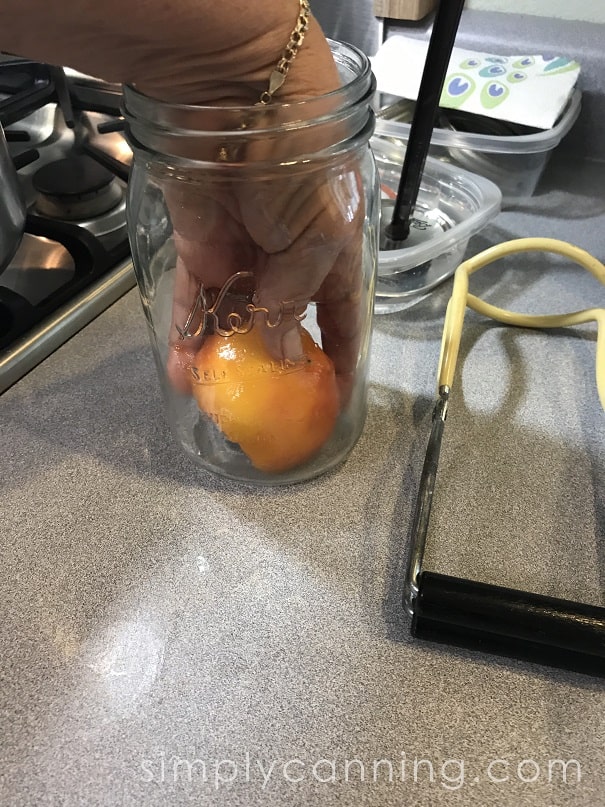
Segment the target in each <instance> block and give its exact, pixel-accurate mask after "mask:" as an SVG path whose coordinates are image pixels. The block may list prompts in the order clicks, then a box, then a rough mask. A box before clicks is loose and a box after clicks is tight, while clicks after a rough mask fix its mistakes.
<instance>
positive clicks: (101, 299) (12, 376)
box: [0, 259, 136, 393]
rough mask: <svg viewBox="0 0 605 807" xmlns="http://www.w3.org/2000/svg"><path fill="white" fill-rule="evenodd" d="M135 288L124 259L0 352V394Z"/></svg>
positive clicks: (131, 273)
mask: <svg viewBox="0 0 605 807" xmlns="http://www.w3.org/2000/svg"><path fill="white" fill-rule="evenodd" d="M135 285H136V280H135V276H134V270H133V267H132V261H131V260H130V259H127V260H126V261H124V262H122V263H121V264H118V265H117V266H116V267H115V268H114V269H113V270H112V271H111V272H109V273H108V274H106V275H104V276H103V277H102V278H100V279H99V280H98V281H97V282H96V283H95V284H94V285H92V286H89V287H88V288H87V289H86V290H85V291H83V292H82V293H81V294H79V295H78V296H77V297H74V298H73V299H72V300H70V302H69V303H67V304H66V305H64V306H63V307H62V308H60V309H58V310H57V311H55V312H54V313H53V315H52V316H50V317H48V318H47V319H46V320H44V321H43V322H41V323H40V324H39V325H37V326H36V327H35V328H33V329H32V330H31V331H30V332H28V333H27V334H26V335H25V336H23V337H22V338H21V339H19V340H18V341H16V342H15V343H14V344H12V345H11V347H10V348H8V349H6V350H5V351H3V352H2V353H0V393H2V392H5V391H6V390H7V389H8V388H9V387H11V386H12V385H13V384H14V383H16V382H17V381H19V379H21V378H22V377H23V376H24V375H25V374H26V373H28V372H29V371H30V370H32V369H33V368H34V367H36V365H38V364H39V363H40V362H41V361H43V360H44V359H46V358H47V357H48V356H49V355H50V354H51V353H53V352H54V351H55V350H56V349H57V348H58V347H60V346H61V345H62V344H64V342H66V341H67V339H69V338H71V337H72V336H74V334H76V333H77V332H78V331H80V330H81V329H82V328H83V327H84V326H85V325H88V323H89V322H91V321H92V320H93V319H94V318H95V317H97V316H98V315H99V314H101V313H102V312H103V311H105V309H107V308H109V306H110V305H112V304H113V303H115V302H116V300H118V299H119V298H120V297H122V296H123V295H124V294H126V292H128V291H130V289H132V288H134V286H135Z"/></svg>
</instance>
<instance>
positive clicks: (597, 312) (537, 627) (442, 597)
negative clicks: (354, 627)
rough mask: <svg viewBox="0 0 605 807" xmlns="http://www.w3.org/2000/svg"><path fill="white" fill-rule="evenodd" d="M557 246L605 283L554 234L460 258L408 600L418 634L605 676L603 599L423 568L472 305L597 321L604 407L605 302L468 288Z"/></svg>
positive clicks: (546, 319) (415, 527) (536, 321)
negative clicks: (539, 304) (502, 301)
mask: <svg viewBox="0 0 605 807" xmlns="http://www.w3.org/2000/svg"><path fill="white" fill-rule="evenodd" d="M532 251H543V252H553V253H556V254H558V255H563V256H565V257H567V258H571V259H572V260H573V261H575V262H576V263H579V264H580V265H581V266H584V267H585V268H586V269H588V271H589V272H591V273H592V274H593V275H594V276H595V277H596V278H597V280H599V281H600V282H601V283H603V284H604V285H605V266H603V264H602V263H601V262H600V261H598V260H597V259H596V258H593V257H592V255H589V254H588V252H585V251H584V250H582V249H579V248H578V247H575V246H572V245H571V244H567V243H565V242H564V241H557V240H555V239H551V238H521V239H518V240H516V241H508V242H505V243H503V244H498V245H497V246H494V247H491V249H487V250H485V251H484V252H481V253H479V254H478V255H475V256H474V257H473V258H470V259H469V260H468V261H465V262H464V263H462V264H461V265H460V266H459V267H458V269H457V270H456V274H455V278H454V288H453V291H452V296H451V299H450V301H449V304H448V307H447V311H446V316H445V323H444V329H443V342H442V345H441V358H440V361H439V394H438V397H437V400H436V402H435V406H434V408H433V416H432V426H431V432H430V435H429V441H428V445H427V450H426V455H425V458H424V465H423V467H422V473H421V476H420V483H419V486H418V494H417V497H416V507H415V510H414V517H413V521H412V526H411V532H410V547H409V554H408V561H407V570H406V576H405V583H404V590H403V603H402V604H403V607H404V608H405V610H406V611H407V612H408V614H409V615H410V616H411V617H412V623H411V633H412V636H414V637H416V638H418V639H428V640H430V641H433V642H443V643H445V644H453V645H458V646H461V647H466V648H469V649H472V650H479V651H482V652H490V653H496V654H501V655H506V656H510V657H514V658H519V659H524V660H529V661H533V662H537V663H540V664H548V665H551V666H555V667H563V668H565V669H569V670H576V671H579V672H583V673H588V674H589V675H598V676H602V677H605V607H602V606H596V605H588V604H586V603H581V602H574V601H571V600H562V599H557V598H554V597H546V596H543V595H540V594H535V593H533V592H529V591H521V590H517V589H511V588H507V587H504V586H495V585H492V584H488V583H482V582H480V581H477V580H471V579H466V578H459V577H454V576H452V575H446V574H440V573H437V572H433V571H431V570H425V569H424V568H423V560H424V550H425V545H426V539H427V533H428V528H429V520H430V514H431V507H432V503H433V495H434V492H435V486H436V481H437V469H438V465H439V455H440V451H441V442H442V438H443V432H444V427H445V421H446V418H447V411H448V406H449V398H450V388H451V385H452V382H453V378H454V373H455V370H456V360H457V358H458V350H459V347H460V338H461V334H462V325H463V322H464V314H465V311H466V306H467V305H468V306H469V307H470V308H472V309H474V310H475V311H477V312H479V313H480V314H484V315H485V316H487V317H491V318H492V319H495V320H497V321H498V322H502V323H504V324H506V325H517V326H521V327H525V328H560V327H567V326H569V325H578V324H580V323H585V322H591V321H595V322H596V323H597V328H598V330H597V358H596V361H597V387H598V391H599V398H600V400H601V404H602V406H603V408H604V409H605V309H603V308H588V309H586V310H584V311H575V312H573V313H571V314H554V315H545V316H531V315H526V314H517V313H515V312H513V311H506V310H504V309H502V308H497V307H496V306H494V305H490V304H489V303H486V302H484V301H483V300H480V299H479V298H478V297H475V295H473V294H469V291H468V286H469V281H468V279H469V276H470V275H472V274H473V272H476V271H477V270H478V269H481V268H482V267H483V266H487V264H489V263H492V262H493V261H495V260H498V259H499V258H503V257H504V256H507V255H514V254H515V253H520V252H532Z"/></svg>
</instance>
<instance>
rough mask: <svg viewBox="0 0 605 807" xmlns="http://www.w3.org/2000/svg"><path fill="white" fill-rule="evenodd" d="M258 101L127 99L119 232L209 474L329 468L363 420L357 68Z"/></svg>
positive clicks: (367, 326) (161, 361)
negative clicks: (332, 87)
mask: <svg viewBox="0 0 605 807" xmlns="http://www.w3.org/2000/svg"><path fill="white" fill-rule="evenodd" d="M331 45H332V51H333V55H334V58H335V61H336V63H337V65H338V67H339V70H340V74H341V79H342V82H343V83H342V88H341V89H339V90H337V91H336V92H333V93H330V94H329V95H326V96H323V97H319V98H314V99H311V100H309V101H303V102H298V103H293V104H278V103H273V104H271V105H270V106H267V107H260V106H259V107H245V108H238V109H234V108H211V107H194V106H173V105H169V104H165V103H161V102H157V101H154V100H152V99H149V98H146V97H145V96H142V95H140V94H138V93H137V92H136V91H135V90H133V89H132V88H128V87H127V88H125V95H124V98H125V101H124V103H125V117H126V121H127V126H128V137H129V141H130V143H131V145H132V147H133V151H134V155H135V157H134V163H133V169H132V175H131V179H130V182H129V200H128V205H129V228H130V239H131V246H132V253H133V261H134V266H135V272H136V276H137V281H138V285H139V290H140V293H141V299H142V302H143V307H144V310H145V314H146V317H147V322H148V324H149V330H150V335H151V342H152V347H153V351H154V356H155V360H156V364H157V368H158V373H159V377H160V382H161V385H162V389H163V392H164V397H165V400H166V405H167V411H168V417H169V421H170V425H171V428H172V430H173V432H174V433H175V435H176V437H177V439H178V441H179V442H180V444H181V445H182V447H183V448H184V449H185V451H186V452H187V453H188V454H189V455H190V456H191V457H193V458H194V460H195V461H196V462H197V463H198V464H200V465H201V466H203V467H204V468H206V469H208V470H211V471H214V472H216V473H220V474H223V475H226V476H229V477H231V478H235V479H239V480H243V481H250V482H256V483H265V484H278V483H288V482H297V481H302V480H304V479H309V478H311V477H313V476H316V475H317V474H319V473H322V472H323V471H326V470H328V469H329V468H332V467H334V466H335V465H336V464H338V463H339V462H341V461H342V460H343V459H344V458H345V457H346V456H347V454H348V453H349V451H350V450H351V448H352V447H353V446H354V445H355V442H356V441H357V439H358V437H359V435H360V433H361V430H362V428H363V423H364V420H365V413H366V400H367V380H368V353H369V344H370V333H371V320H372V309H373V296H374V277H375V272H376V261H377V235H378V201H379V200H378V189H377V175H376V170H375V166H374V160H373V158H372V154H371V151H370V149H369V146H368V140H369V136H370V134H371V132H372V128H373V114H372V111H371V107H370V103H371V98H372V94H373V89H374V87H373V79H372V75H371V72H370V69H369V64H368V61H367V59H366V58H365V57H364V56H363V55H362V54H361V53H360V52H359V51H356V50H355V49H353V48H350V47H348V46H344V45H341V44H339V43H331Z"/></svg>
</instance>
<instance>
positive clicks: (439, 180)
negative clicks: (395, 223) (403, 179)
mask: <svg viewBox="0 0 605 807" xmlns="http://www.w3.org/2000/svg"><path fill="white" fill-rule="evenodd" d="M371 145H372V150H373V152H374V157H375V159H376V162H377V165H378V171H379V174H380V183H381V188H382V191H383V215H384V210H385V206H387V205H388V202H386V205H385V201H386V200H385V196H386V198H387V199H388V198H391V199H392V198H393V196H394V194H396V192H397V188H398V185H399V177H400V175H401V167H402V165H403V159H404V156H405V148H402V147H401V146H397V145H395V144H393V143H390V142H389V141H386V140H382V139H381V138H377V137H374V138H372V140H371ZM501 202H502V193H501V192H500V189H499V188H498V187H497V186H496V185H495V184H494V183H493V182H491V181H490V180H489V179H485V178H484V177H481V176H478V175H476V174H473V173H471V172H470V171H466V170H464V169H463V168H458V167H456V166H452V165H449V164H447V163H444V162H441V161H440V160H436V159H433V158H431V157H428V158H427V161H426V165H425V169H424V173H423V177H422V182H421V185H420V192H419V194H418V200H417V203H416V210H415V213H414V215H415V216H419V220H420V221H421V222H422V221H424V222H428V223H429V227H428V228H427V227H423V228H420V229H418V231H414V230H412V231H411V232H412V235H411V236H410V238H408V240H407V241H406V242H405V244H404V245H403V246H402V247H401V248H400V249H393V250H381V251H380V253H379V261H378V275H379V281H380V277H387V276H391V275H399V276H400V279H401V280H404V278H403V276H401V273H405V272H409V271H410V270H412V269H415V268H417V267H419V266H423V265H425V264H427V263H428V262H431V261H434V260H435V259H437V258H440V257H442V256H444V255H448V254H450V253H451V254H452V255H453V254H454V253H456V252H458V249H457V248H458V247H460V246H462V248H465V247H466V243H467V242H468V240H469V238H470V237H471V236H472V235H475V234H476V233H477V232H479V231H480V230H481V229H483V227H485V225H486V224H487V223H488V222H490V221H491V220H492V219H493V218H494V217H495V216H496V215H497V214H498V213H499V211H500V205H501ZM385 223H386V222H383V223H382V226H383V227H384V224H385ZM432 224H434V225H435V226H433V227H432V229H431V225H432ZM429 229H431V231H430V232H429ZM446 264H447V261H446ZM455 269H456V263H455V261H454V260H453V261H452V265H451V266H450V265H443V266H442V267H441V269H440V270H439V276H437V277H436V276H434V273H427V277H426V281H427V282H426V284H425V285H421V287H418V283H417V281H415V282H414V283H412V284H411V287H410V293H414V294H419V293H422V292H423V291H426V290H427V289H428V288H433V287H434V286H435V285H437V283H440V282H441V281H442V280H444V279H445V278H446V277H448V276H449V275H450V274H452V272H454V270H455ZM410 280H411V277H410ZM379 285H380V282H379ZM402 291H403V292H404V293H405V290H404V289H402Z"/></svg>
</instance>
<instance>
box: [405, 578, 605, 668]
mask: <svg viewBox="0 0 605 807" xmlns="http://www.w3.org/2000/svg"><path fill="white" fill-rule="evenodd" d="M418 583H419V585H418V595H417V599H416V602H415V609H414V618H413V621H412V634H413V635H414V636H416V637H417V638H419V639H428V640H431V641H436V642H444V643H446V644H455V645H458V646H460V647H466V648H469V649H472V650H481V651H483V652H487V653H495V654H498V655H506V656H511V657H514V658H519V659H523V660H525V661H533V662H536V663H538V664H547V665H550V666H553V667H561V668H563V669H568V670H574V671H577V672H582V673H588V674H590V675H599V676H605V608H602V607H600V606H596V605H587V604H585V603H579V602H572V601H570V600H562V599H557V598H555V597H545V596H543V595H541V594H532V593H530V592H527V591H517V590H516V589H511V588H505V587H503V586H493V585H489V584H487V583H478V582H476V581H474V580H464V579H461V578H458V577H450V576H448V575H443V574H437V573H435V572H422V574H421V575H420V577H419V581H418Z"/></svg>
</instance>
